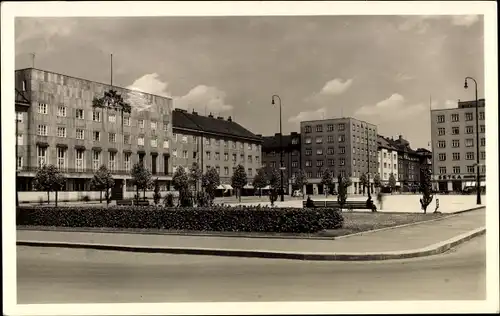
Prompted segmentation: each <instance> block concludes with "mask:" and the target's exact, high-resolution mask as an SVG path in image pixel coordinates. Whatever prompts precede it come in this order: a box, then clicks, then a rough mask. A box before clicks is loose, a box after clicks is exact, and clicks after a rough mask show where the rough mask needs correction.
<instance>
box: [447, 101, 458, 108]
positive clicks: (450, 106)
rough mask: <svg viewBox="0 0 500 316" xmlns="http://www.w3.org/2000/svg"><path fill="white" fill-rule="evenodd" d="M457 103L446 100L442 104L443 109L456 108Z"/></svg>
mask: <svg viewBox="0 0 500 316" xmlns="http://www.w3.org/2000/svg"><path fill="white" fill-rule="evenodd" d="M457 104H458V102H457V101H455V100H446V101H445V102H444V107H445V108H447V109H452V108H456V107H457Z"/></svg>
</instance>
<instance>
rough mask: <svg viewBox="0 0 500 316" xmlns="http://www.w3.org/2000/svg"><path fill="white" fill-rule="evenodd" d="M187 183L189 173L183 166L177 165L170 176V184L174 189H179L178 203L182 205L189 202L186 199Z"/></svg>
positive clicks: (187, 196)
mask: <svg viewBox="0 0 500 316" xmlns="http://www.w3.org/2000/svg"><path fill="white" fill-rule="evenodd" d="M189 183H190V175H188V174H187V172H186V169H184V167H182V166H178V167H177V169H175V172H174V175H173V177H172V185H173V186H174V189H176V190H177V191H179V203H180V204H181V205H182V206H188V205H187V204H189V202H188V201H187V200H188V199H189V193H188V192H189Z"/></svg>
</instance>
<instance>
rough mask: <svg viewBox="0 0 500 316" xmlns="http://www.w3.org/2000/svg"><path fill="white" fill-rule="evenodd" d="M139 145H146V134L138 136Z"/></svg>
mask: <svg viewBox="0 0 500 316" xmlns="http://www.w3.org/2000/svg"><path fill="white" fill-rule="evenodd" d="M137 145H139V146H144V136H139V137H137Z"/></svg>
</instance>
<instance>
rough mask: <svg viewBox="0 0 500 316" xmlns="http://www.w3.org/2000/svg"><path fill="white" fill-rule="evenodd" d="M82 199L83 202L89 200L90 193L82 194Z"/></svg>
mask: <svg viewBox="0 0 500 316" xmlns="http://www.w3.org/2000/svg"><path fill="white" fill-rule="evenodd" d="M82 201H83V202H89V201H90V197H89V196H88V195H84V196H82Z"/></svg>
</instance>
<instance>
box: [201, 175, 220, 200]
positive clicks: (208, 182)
mask: <svg viewBox="0 0 500 316" xmlns="http://www.w3.org/2000/svg"><path fill="white" fill-rule="evenodd" d="M201 182H202V186H203V188H204V189H205V192H206V193H207V195H208V198H209V201H210V205H212V203H213V201H214V198H215V191H216V190H217V187H218V186H219V185H220V177H219V173H218V172H217V169H215V168H214V167H210V168H208V170H207V171H206V172H205V174H204V175H203V177H202V179H201Z"/></svg>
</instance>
